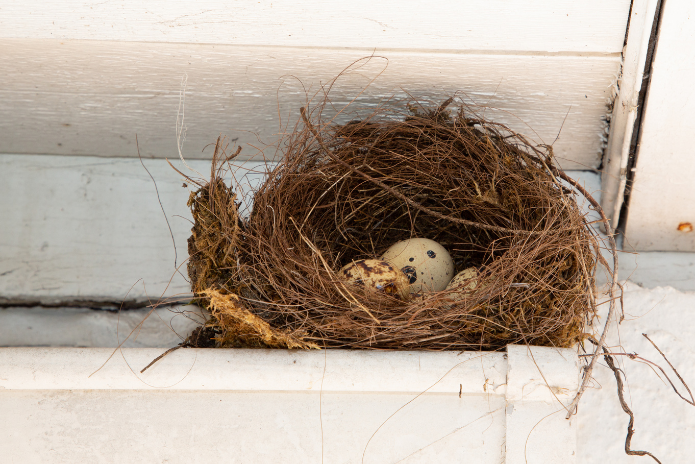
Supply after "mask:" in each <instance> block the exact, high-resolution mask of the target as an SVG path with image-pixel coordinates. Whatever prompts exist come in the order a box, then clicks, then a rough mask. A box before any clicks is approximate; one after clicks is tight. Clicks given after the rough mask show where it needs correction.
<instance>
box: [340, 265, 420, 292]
mask: <svg viewBox="0 0 696 464" xmlns="http://www.w3.org/2000/svg"><path fill="white" fill-rule="evenodd" d="M338 275H339V276H340V278H341V279H343V280H344V281H346V282H350V283H352V284H356V285H360V286H363V287H365V288H366V289H368V290H374V291H376V292H384V293H388V294H390V295H394V296H396V297H399V298H403V299H405V298H407V297H408V294H409V284H408V277H406V275H405V274H404V273H403V272H401V271H400V270H399V268H397V267H395V266H393V265H392V264H390V263H388V262H386V261H382V260H379V259H361V260H358V261H353V262H351V263H349V264H347V265H345V266H343V268H342V269H341V270H340V271H339V272H338Z"/></svg>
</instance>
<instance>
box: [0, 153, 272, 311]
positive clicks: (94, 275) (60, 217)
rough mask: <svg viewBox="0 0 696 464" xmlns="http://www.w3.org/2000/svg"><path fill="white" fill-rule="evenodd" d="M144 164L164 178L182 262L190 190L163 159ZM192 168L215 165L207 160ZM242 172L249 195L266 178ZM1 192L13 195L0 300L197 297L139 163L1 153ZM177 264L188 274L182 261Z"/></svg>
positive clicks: (1, 232) (7, 205)
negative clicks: (253, 186) (178, 270)
mask: <svg viewBox="0 0 696 464" xmlns="http://www.w3.org/2000/svg"><path fill="white" fill-rule="evenodd" d="M144 163H145V165H146V166H148V168H149V169H150V171H151V173H152V175H153V177H154V178H155V180H156V181H157V187H158V189H159V196H160V199H161V200H162V205H163V207H164V210H165V211H166V213H167V216H168V218H169V224H170V225H171V228H172V231H173V233H174V239H175V241H176V250H177V253H178V261H177V265H179V266H181V265H182V263H183V262H184V260H185V259H186V258H187V257H188V253H187V245H186V240H187V239H188V237H189V236H190V235H191V232H190V229H191V223H190V222H189V221H190V220H191V215H190V213H189V210H188V208H187V206H186V202H187V200H188V196H189V189H188V188H183V187H182V183H183V180H182V179H181V176H180V175H179V174H177V173H176V172H175V171H174V170H173V169H171V168H170V167H169V166H168V165H167V163H166V161H164V160H144ZM174 164H175V165H176V166H178V167H179V168H180V169H182V170H184V171H187V170H186V168H185V167H184V166H182V165H181V163H180V162H175V163H174ZM189 164H190V165H191V166H192V167H194V169H197V170H198V171H199V172H202V173H206V172H209V171H210V163H209V162H207V161H191V162H190V163H189ZM255 166H256V165H255V164H253V163H250V164H247V168H251V169H254V167H255ZM187 172H188V171H187ZM244 172H245V173H247V174H248V175H247V176H246V177H245V174H244V173H240V174H239V184H240V188H241V189H242V190H243V191H242V193H241V195H242V196H243V195H244V192H245V191H248V190H249V188H250V187H251V186H252V185H255V184H256V183H257V182H258V181H259V180H260V178H261V176H260V174H254V173H253V172H247V171H244ZM0 195H1V196H2V198H7V199H11V201H3V202H0V211H2V213H1V214H2V215H3V216H1V217H3V221H2V222H1V223H0V298H2V299H10V300H12V299H19V300H29V301H36V300H39V301H40V302H44V303H55V302H56V301H64V300H69V301H70V300H74V299H83V300H102V301H103V300H106V301H112V302H116V303H119V302H120V301H122V300H123V299H140V300H143V299H145V298H147V297H149V298H150V299H151V300H152V301H157V299H158V298H159V297H160V296H161V295H162V294H166V296H167V297H176V296H177V295H178V296H179V298H181V299H182V300H184V301H186V300H187V299H188V297H189V296H190V294H189V293H188V292H189V291H190V288H189V285H188V282H187V281H186V280H185V279H184V277H183V276H182V275H181V274H179V273H176V272H175V266H174V248H173V244H172V238H171V237H170V234H169V229H168V228H167V223H166V222H165V219H164V216H163V215H162V211H161V209H160V206H159V203H158V200H157V193H156V191H155V187H154V185H153V183H152V180H151V179H150V177H149V176H148V174H147V172H146V171H145V169H144V168H143V167H142V165H141V164H140V161H139V160H137V159H136V160H133V159H114V158H93V157H64V156H26V155H15V156H10V155H3V156H0ZM180 270H181V272H182V273H183V275H186V265H185V264H184V265H183V266H181V269H180ZM140 279H142V280H140ZM131 287H132V289H131ZM129 289H130V292H129Z"/></svg>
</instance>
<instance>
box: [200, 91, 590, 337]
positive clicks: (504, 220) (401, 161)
mask: <svg viewBox="0 0 696 464" xmlns="http://www.w3.org/2000/svg"><path fill="white" fill-rule="evenodd" d="M451 103H452V99H450V100H448V101H446V102H445V103H444V104H442V105H440V106H437V107H433V108H431V109H423V108H420V109H413V108H409V109H407V110H405V111H404V112H403V113H402V114H396V113H395V112H394V111H386V110H379V111H376V112H375V113H373V114H372V115H370V116H369V117H367V118H362V119H360V120H355V121H351V122H349V123H347V124H336V123H331V122H324V120H323V119H322V110H323V109H324V107H323V106H320V107H317V108H314V109H313V110H312V111H311V112H308V111H306V110H305V109H304V108H303V109H302V112H301V114H302V119H301V121H300V122H299V123H298V125H297V126H296V128H295V130H294V131H293V132H291V133H290V134H289V135H288V136H287V137H286V138H285V140H284V141H283V143H282V144H281V145H279V147H280V148H279V150H280V151H281V153H282V159H281V160H280V162H279V163H278V164H276V165H274V166H272V165H270V164H269V165H268V166H269V167H268V172H267V178H266V180H265V183H263V185H262V186H261V187H260V188H258V189H257V190H256V191H255V192H254V194H253V209H252V211H251V213H250V215H249V217H248V218H242V217H240V213H239V207H240V203H238V200H239V199H238V198H237V195H236V193H235V191H234V189H233V188H232V187H230V186H228V185H227V184H226V183H225V182H224V180H223V179H224V177H225V175H226V174H227V171H228V170H230V169H232V164H231V160H232V159H233V158H234V156H235V155H237V154H238V153H239V149H238V150H237V152H236V153H234V154H232V155H231V156H227V154H226V151H225V147H224V145H223V143H222V142H221V141H220V139H218V143H217V145H216V149H215V156H214V160H213V167H212V170H211V179H210V180H209V181H206V182H203V181H201V182H197V183H198V185H199V186H200V188H199V189H198V190H197V191H196V192H194V193H192V194H191V197H190V200H189V206H190V207H191V209H192V212H193V217H194V220H195V226H194V227H193V229H192V232H193V235H192V236H191V238H190V239H189V255H190V261H189V264H188V272H189V276H190V278H191V286H192V290H193V292H194V293H195V294H196V297H197V299H198V302H199V303H201V304H203V305H205V306H207V307H209V308H210V309H211V311H212V315H213V318H212V319H211V320H210V321H209V322H208V328H209V331H210V333H212V334H214V338H215V344H216V346H222V347H230V346H259V347H261V346H272V347H287V348H312V347H334V348H358V349H388V350H398V349H409V350H413V349H423V350H472V349H474V350H498V349H501V348H504V347H505V346H506V345H507V344H514V343H525V344H533V345H543V346H557V347H568V346H571V345H573V344H575V343H577V342H579V341H581V340H583V339H584V338H585V337H586V335H587V334H584V333H583V328H584V327H585V326H586V324H587V323H588V322H590V320H591V318H592V317H593V316H594V314H595V302H594V300H593V288H594V284H595V282H594V272H595V271H594V269H595V264H596V261H597V259H598V250H599V247H598V243H597V239H596V236H595V234H594V231H593V228H592V227H591V225H590V224H589V223H588V221H586V218H585V216H584V214H583V212H582V211H581V210H580V209H579V207H578V205H577V195H578V191H579V190H578V189H579V187H578V186H577V184H574V183H573V182H572V181H571V180H570V179H568V178H567V176H565V174H563V172H562V171H561V170H560V169H559V168H557V167H556V166H555V165H554V160H553V152H552V149H551V147H548V146H545V145H542V146H538V145H534V144H532V143H531V142H530V141H528V140H527V139H526V138H524V137H523V136H521V135H519V134H516V133H514V132H511V131H510V130H508V129H507V128H506V127H504V126H502V125H499V124H496V123H492V122H489V121H486V120H485V119H483V118H482V117H479V116H478V115H477V114H476V113H475V111H473V110H472V109H471V108H469V107H466V106H464V105H460V106H459V107H458V108H455V109H454V110H451V109H450V108H449V107H450V106H451ZM562 179H565V181H564V180H562ZM580 190H582V189H580ZM582 193H583V194H586V192H584V191H582ZM412 237H422V238H429V239H432V240H435V241H437V242H438V243H440V244H441V245H443V246H444V247H445V248H446V249H447V250H448V251H449V253H450V255H451V256H452V258H453V260H454V264H455V273H456V272H460V271H462V270H464V269H467V268H470V267H475V268H476V269H477V270H478V276H479V277H478V279H477V280H476V284H475V288H473V289H472V290H469V291H467V292H466V293H465V294H464V295H463V296H462V295H461V294H460V295H459V298H458V299H457V300H456V301H455V302H453V300H452V298H450V297H451V296H452V295H451V294H452V292H453V291H454V290H444V291H441V292H431V293H424V294H419V295H417V296H416V297H414V298H412V299H401V298H399V297H398V296H396V295H391V294H386V293H379V292H370V291H366V290H365V288H364V287H360V286H358V285H351V284H349V283H347V282H345V281H342V280H341V279H340V277H339V275H338V270H340V269H341V268H342V267H343V266H344V265H346V264H348V263H350V262H351V261H353V260H359V259H367V258H377V257H379V256H381V254H382V253H383V252H384V251H385V250H386V249H387V248H389V247H390V246H391V245H393V244H394V243H395V242H397V241H400V240H405V239H409V238H412Z"/></svg>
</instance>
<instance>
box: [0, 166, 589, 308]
mask: <svg viewBox="0 0 696 464" xmlns="http://www.w3.org/2000/svg"><path fill="white" fill-rule="evenodd" d="M144 163H145V165H146V166H147V167H148V168H149V169H150V172H151V173H152V175H153V177H154V178H155V179H156V181H157V186H158V188H159V195H160V199H161V200H162V204H163V206H164V210H165V211H166V213H167V216H168V218H169V223H170V225H171V227H172V231H173V233H174V238H175V241H176V249H177V252H178V264H181V263H182V262H183V260H184V259H185V258H186V257H187V256H188V253H187V246H186V240H187V239H188V237H189V236H190V234H191V233H190V229H191V223H190V222H189V221H190V218H191V216H190V213H189V210H188V208H187V206H186V202H187V200H188V196H189V192H190V190H189V189H190V188H191V186H189V188H183V187H182V183H183V180H182V179H181V177H180V175H179V174H177V173H176V172H175V171H174V170H173V169H172V168H170V167H169V165H167V163H166V161H164V160H144ZM174 164H175V166H177V167H178V168H179V169H181V170H182V171H183V172H188V171H187V170H186V168H185V167H184V166H182V164H181V162H180V161H178V160H177V161H175V162H174ZM189 164H190V165H191V166H192V167H193V168H194V169H196V170H198V171H199V172H201V173H203V174H205V173H208V172H210V162H209V161H203V160H199V161H190V162H189ZM244 166H245V167H246V168H251V169H254V170H258V169H259V165H258V164H255V163H245V164H244ZM569 174H570V175H571V176H573V177H575V178H577V179H579V180H581V181H582V182H583V183H584V184H585V187H586V188H587V189H588V190H589V191H590V192H591V193H593V194H596V195H597V196H599V193H600V192H599V176H598V175H597V174H594V173H591V172H582V171H574V172H569ZM238 178H239V179H238V181H239V184H240V186H241V191H240V197H242V198H244V197H245V196H246V195H247V193H248V192H249V191H250V189H251V187H252V186H254V185H258V183H259V182H260V181H261V180H262V175H261V174H255V173H249V172H248V171H246V170H244V169H240V170H239V171H238ZM0 197H1V198H9V199H11V201H5V202H0V217H2V218H3V222H2V223H0V296H2V297H3V298H5V299H9V300H11V301H25V300H29V301H31V302H34V304H37V303H44V304H45V303H53V304H56V303H60V302H64V301H70V302H72V301H73V300H75V299H84V300H102V301H103V300H106V301H111V302H117V303H118V302H120V301H121V300H123V299H125V298H127V299H140V300H142V299H144V298H146V297H147V296H148V295H149V296H150V298H152V299H153V300H157V298H158V297H159V296H160V295H161V294H162V293H165V294H166V296H174V295H177V294H178V295H181V296H182V297H183V298H185V297H187V296H189V295H190V294H189V293H188V292H189V291H190V288H189V285H188V283H187V282H186V280H184V278H183V277H182V276H181V275H179V274H177V273H175V272H174V250H173V247H172V239H171V237H170V235H169V230H168V229H167V224H166V222H165V220H164V217H163V215H162V211H161V210H160V206H159V203H158V201H157V195H156V192H155V188H154V185H153V184H152V180H151V179H150V177H149V176H148V174H147V172H146V171H145V170H144V169H143V167H142V165H141V164H140V161H139V160H137V159H126V158H118V159H114V158H97V157H88V156H41V155H35V156H28V155H0ZM247 200H248V199H247ZM248 203H249V202H248V201H247V203H246V204H248ZM583 204H584V205H585V206H586V203H583ZM182 272H183V274H184V275H186V270H185V266H184V267H183V268H182ZM172 276H173V277H172ZM170 278H171V279H172V280H171V283H170ZM139 279H143V280H142V281H140V282H139V281H138V280H139ZM136 283H137V285H135V286H133V285H134V284H136ZM132 286H133V288H132V289H131V287H132ZM129 289H130V293H129ZM165 289H166V292H165ZM69 304H75V303H69Z"/></svg>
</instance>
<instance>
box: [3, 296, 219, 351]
mask: <svg viewBox="0 0 696 464" xmlns="http://www.w3.org/2000/svg"><path fill="white" fill-rule="evenodd" d="M208 317H209V316H208ZM205 320H206V314H205V313H202V311H201V309H200V308H197V307H195V306H170V307H160V308H158V309H156V310H154V312H152V313H151V311H150V309H129V310H124V311H121V312H120V313H119V312H117V311H104V310H102V309H89V308H65V307H59V308H46V307H29V308H26V307H15V308H0V346H54V347H55V346H67V347H90V348H92V347H110V348H115V347H117V346H119V345H121V346H123V347H125V348H171V347H173V346H176V345H177V344H179V343H181V342H182V341H183V340H184V339H185V338H186V337H187V336H188V335H190V334H191V332H192V331H193V329H195V328H196V327H198V326H200V324H201V323H202V322H205Z"/></svg>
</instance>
